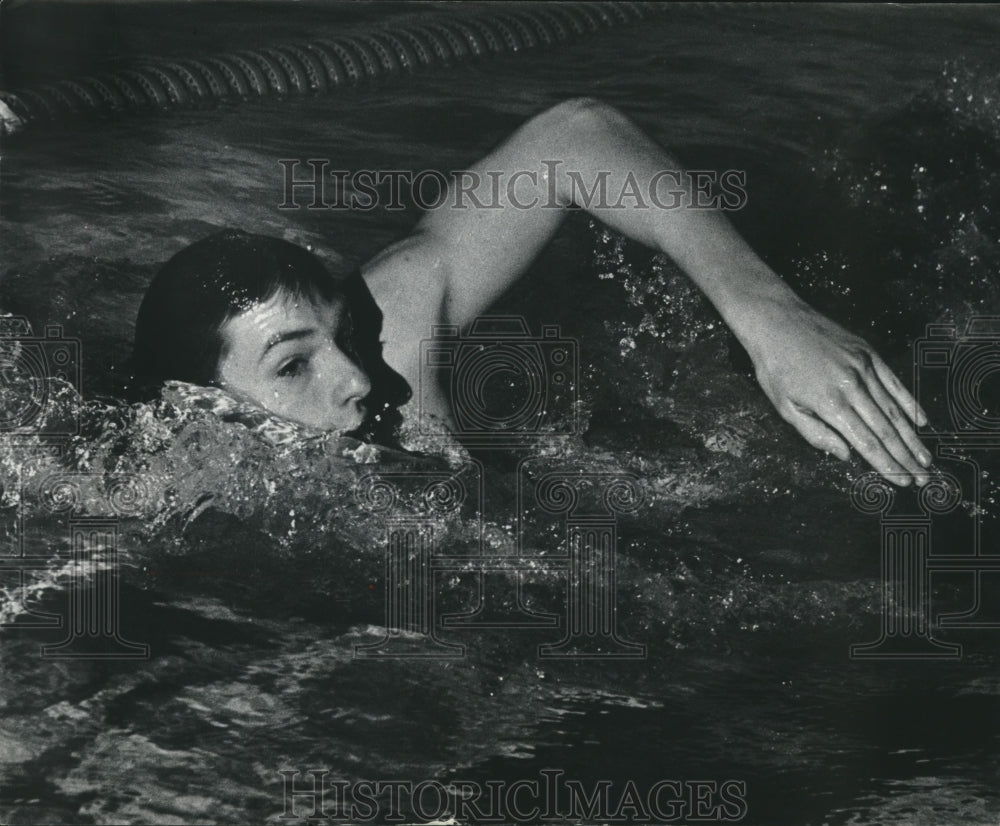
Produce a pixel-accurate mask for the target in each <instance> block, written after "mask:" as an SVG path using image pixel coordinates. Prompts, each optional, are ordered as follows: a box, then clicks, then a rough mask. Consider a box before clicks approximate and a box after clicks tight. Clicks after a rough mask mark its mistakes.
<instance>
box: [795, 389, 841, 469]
mask: <svg viewBox="0 0 1000 826" xmlns="http://www.w3.org/2000/svg"><path fill="white" fill-rule="evenodd" d="M780 412H781V415H782V418H784V420H785V421H786V422H788V423H789V424H790V425H792V427H794V428H795V429H796V430H798V431H799V433H801V434H802V437H803V438H804V439H805V440H806V441H807V442H809V444H811V445H812V446H813V447H814V448H816V449H817V450H822V451H823V452H824V453H832V454H833V455H834V456H836V457H837V458H838V459H840V460H842V461H844V462H846V461H847V460H848V459H850V458H851V449H850V448H849V447H848V446H847V442H845V441H844V440H843V439H842V438H841V437H840V436H838V435H837V432H836V431H835V430H834V429H833V428H832V427H829V426H828V425H826V424H825V423H824V422H823V421H822V420H820V419H819V418H817V417H816V416H814V415H813V414H812V413H810V412H809V411H807V410H805V409H804V408H801V407H799V406H798V405H797V404H794V403H789V404H788V405H786V406H784V407H783V408H782V409H781V410H780Z"/></svg>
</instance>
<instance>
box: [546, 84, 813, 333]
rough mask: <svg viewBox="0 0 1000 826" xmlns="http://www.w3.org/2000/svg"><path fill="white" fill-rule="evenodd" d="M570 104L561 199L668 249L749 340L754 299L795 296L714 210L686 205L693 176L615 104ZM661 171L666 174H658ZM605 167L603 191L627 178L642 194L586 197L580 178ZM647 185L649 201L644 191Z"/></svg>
mask: <svg viewBox="0 0 1000 826" xmlns="http://www.w3.org/2000/svg"><path fill="white" fill-rule="evenodd" d="M575 106H576V108H577V110H578V111H576V112H575V113H574V114H573V115H572V116H571V118H570V125H571V128H570V129H568V130H567V131H566V133H565V134H566V137H565V138H564V139H563V140H564V141H565V142H566V146H565V147H564V149H563V153H562V156H564V157H565V162H564V163H562V164H560V165H559V167H557V170H558V173H559V174H558V176H557V177H558V179H557V181H556V188H557V191H558V192H559V193H560V196H561V197H562V198H563V199H564V200H565V201H567V202H570V201H572V202H573V203H575V205H576V206H579V207H582V208H584V209H586V210H587V211H588V212H590V213H591V214H592V215H594V216H595V217H597V218H599V219H601V220H602V221H603V222H604V223H606V224H608V225H609V226H611V227H613V228H614V229H616V230H619V231H620V232H622V233H624V234H626V235H628V236H629V237H631V238H634V239H636V240H638V241H641V242H643V243H645V244H647V245H648V246H650V247H653V248H655V249H658V250H660V251H661V252H664V253H666V254H667V255H669V256H670V257H671V258H672V259H673V260H674V261H675V262H676V263H677V264H678V265H679V266H680V267H681V268H682V269H683V270H684V271H685V272H686V273H687V274H688V276H689V277H690V278H691V279H692V280H693V281H694V282H695V283H696V284H697V285H698V287H699V288H700V289H701V290H702V291H703V292H704V293H705V294H706V296H707V297H708V298H709V300H710V301H711V302H712V303H713V304H714V305H715V307H716V308H717V309H718V310H719V312H720V314H721V315H722V316H723V318H724V319H725V321H726V323H727V324H729V326H730V327H731V328H732V329H733V331H734V332H735V333H736V335H737V336H738V337H739V338H740V339H741V340H742V341H743V343H744V344H745V345H750V344H752V340H753V338H754V337H755V335H756V333H755V331H756V329H757V328H758V326H759V322H760V320H761V319H758V318H755V317H754V316H755V315H756V314H755V312H754V308H755V307H757V306H758V305H761V306H763V305H769V306H772V307H773V306H775V305H782V304H795V303H801V301H800V300H799V299H798V298H797V297H796V296H795V294H794V293H793V292H792V290H791V289H790V288H789V287H788V285H787V284H786V283H785V282H784V281H782V279H781V278H780V277H779V276H778V275H777V274H776V273H775V272H774V271H773V270H772V269H771V268H770V267H768V266H767V264H765V263H764V262H763V261H762V260H761V259H760V258H759V257H758V256H757V254H756V253H755V252H754V251H753V250H752V249H751V248H750V246H749V245H748V244H747V243H746V242H745V241H744V240H743V238H742V237H741V236H740V235H739V233H737V232H736V230H735V229H734V228H733V226H732V224H730V222H729V221H728V220H727V219H726V218H725V216H724V215H723V213H722V212H721V211H719V210H718V209H695V208H691V207H690V205H689V203H688V202H687V201H686V200H685V198H690V197H691V196H692V195H693V193H694V192H695V182H694V181H692V179H691V176H690V175H689V174H688V173H687V172H686V171H685V170H683V169H682V167H681V165H680V164H679V163H678V162H677V161H676V160H675V159H674V158H673V157H671V156H670V155H669V154H668V153H667V152H666V151H664V150H663V149H662V148H661V147H660V146H658V145H657V144H656V143H655V142H653V141H652V140H651V139H650V138H649V137H647V136H646V135H645V134H644V133H643V132H642V131H641V130H640V129H639V128H638V127H636V126H635V124H633V123H632V122H631V121H630V120H629V119H628V118H626V117H625V116H624V115H623V114H622V113H621V112H619V111H617V110H616V109H614V108H612V107H610V106H606V105H603V104H600V103H590V102H582V103H576V104H575ZM562 156H561V157H562ZM664 171H668V172H670V173H672V174H670V175H664V174H662V173H663V172H664ZM574 172H575V173H576V175H577V178H576V180H574V179H573V177H572V176H573V174H574ZM605 173H606V175H607V177H606V180H607V191H608V192H609V193H619V192H622V191H623V187H626V188H627V187H628V186H629V180H634V181H635V182H636V184H637V185H638V191H639V193H640V194H639V197H640V199H642V202H641V203H640V202H639V199H636V198H630V197H625V198H623V199H621V200H622V203H623V205H624V208H622V206H621V205H616V204H615V202H614V199H613V198H609V199H607V201H606V202H604V203H602V202H600V201H599V200H598V201H595V200H594V199H593V198H591V199H590V202H589V203H587V201H586V193H583V192H581V187H580V185H579V181H580V178H581V177H582V179H583V180H585V181H586V180H588V177H587V176H588V174H589V176H590V177H589V180H594V177H595V176H597V175H602V174H605ZM633 188H634V187H633ZM651 190H652V193H653V194H655V195H656V199H655V201H654V200H653V199H652V198H650V194H651ZM624 191H628V190H627V189H626V190H624ZM678 193H683V194H684V195H683V196H682V198H680V199H678V198H677V194H678ZM678 200H680V203H678V204H677V206H673V204H674V203H675V202H676V201H678ZM658 204H659V205H666V206H658ZM671 207H672V208H671Z"/></svg>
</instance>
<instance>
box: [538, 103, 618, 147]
mask: <svg viewBox="0 0 1000 826" xmlns="http://www.w3.org/2000/svg"><path fill="white" fill-rule="evenodd" d="M538 119H539V121H541V122H542V125H543V126H544V127H545V128H548V129H550V130H551V131H552V132H553V133H555V134H558V135H559V136H560V137H561V138H563V139H566V138H569V139H570V140H574V141H585V142H588V143H590V142H593V141H594V140H606V139H609V138H610V139H614V138H615V137H617V136H622V135H626V134H629V133H630V132H631V131H633V130H634V129H635V127H634V126H633V125H632V123H631V121H629V120H628V118H626V117H625V115H624V114H622V112H621V111H619V110H618V109H616V108H615V107H614V106H612V105H611V104H609V103H605V102H604V101H602V100H598V99H597V98H592V97H577V98H570V99H569V100H565V101H563V102H562V103H558V104H556V105H555V106H553V107H552V108H551V109H548V110H546V111H545V112H543V113H542V114H541V115H539V118H538Z"/></svg>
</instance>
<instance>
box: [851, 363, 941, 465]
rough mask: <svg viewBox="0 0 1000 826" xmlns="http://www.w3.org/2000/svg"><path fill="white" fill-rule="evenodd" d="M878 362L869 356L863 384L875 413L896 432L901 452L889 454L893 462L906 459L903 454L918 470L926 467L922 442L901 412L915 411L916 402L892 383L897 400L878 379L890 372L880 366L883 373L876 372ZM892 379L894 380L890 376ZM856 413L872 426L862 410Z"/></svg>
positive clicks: (871, 422)
mask: <svg viewBox="0 0 1000 826" xmlns="http://www.w3.org/2000/svg"><path fill="white" fill-rule="evenodd" d="M880 361H881V360H880V359H879V358H878V357H877V356H873V357H872V366H873V370H872V373H871V374H870V375H869V376H868V381H867V384H868V390H869V392H870V393H871V397H872V400H873V401H874V402H875V404H876V405H878V408H879V410H881V412H882V413H883V414H885V417H886V418H888V420H889V422H890V424H891V425H892V427H893V429H894V430H895V431H896V434H897V435H898V436H899V439H900V441H902V443H903V445H904V446H905V453H904V452H900V451H896V450H894V451H893V454H894V455H895V456H896V458H897V459H903V458H906V455H907V454H908V455H909V456H910V457H912V458H913V460H914V461H916V462H917V464H918V465H919V467H920V468H926V467H928V466H929V465H930V463H931V454H930V453H929V452H928V451H927V448H926V447H924V445H923V443H922V442H921V441H920V437H919V436H917V432H916V431H915V430H914V429H913V424H912V422H913V420H912V419H911V418H910V417H909V415H907V413H906V412H905V411H906V410H911V411H913V410H915V409H916V408H917V403H916V401H915V400H914V399H913V397H912V396H910V394H909V393H908V392H907V391H906V389H905V388H904V387H903V386H902V384H900V383H899V381H898V380H897V381H896V384H897V385H899V389H900V390H902V396H903V397H902V398H901V397H900V394H898V393H893V388H892V387H891V386H887V385H886V384H885V381H884V380H883V378H882V377H883V375H885V373H888V375H889V376H892V373H891V372H889V370H888V368H887V367H885V365H884V364H883V365H882V367H883V368H884V372H879V369H878V364H879V363H880ZM892 377H893V378H895V377H894V376H892ZM906 399H909V400H910V402H911V403H912V406H907V403H906ZM859 412H860V413H861V415H862V417H863V418H865V419H866V421H868V424H869V426H873V424H874V423H873V419H872V417H869V416H865V414H864V412H863V411H860V410H859ZM921 412H922V411H921ZM876 421H877V419H876ZM926 421H927V419H926V417H925V418H924V422H926ZM883 443H884V440H883ZM918 478H919V475H918Z"/></svg>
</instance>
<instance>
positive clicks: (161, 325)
mask: <svg viewBox="0 0 1000 826" xmlns="http://www.w3.org/2000/svg"><path fill="white" fill-rule="evenodd" d="M282 291H284V292H287V293H289V294H290V295H293V296H295V297H297V298H312V299H314V300H315V299H324V300H326V301H332V300H333V299H334V298H335V297H336V296H337V295H339V294H340V293H341V290H340V289H339V287H338V284H337V282H336V281H335V280H334V278H333V276H332V275H331V274H330V272H329V271H328V270H327V269H326V267H325V266H324V265H323V263H322V262H321V261H320V260H319V259H318V258H317V257H316V256H315V255H313V254H312V253H310V252H309V251H308V250H306V249H303V248H302V247H300V246H297V245H296V244H292V243H290V242H288V241H283V240H281V239H280V238H271V237H269V236H266V235H252V234H250V233H247V232H243V231H241V230H236V229H225V230H222V231H221V232H217V233H215V234H214V235H210V236H208V237H207V238H204V239H202V240H201V241H197V242H195V243H194V244H191V245H190V246H188V247H185V248H184V249H183V250H181V251H180V252H178V253H177V254H176V255H174V256H173V258H171V259H170V260H169V261H167V263H166V264H164V265H163V266H162V267H161V268H160V270H159V272H157V273H156V275H155V277H154V278H153V280H152V282H151V283H150V285H149V287H148V289H147V290H146V295H145V297H144V298H143V299H142V304H141V306H140V307H139V315H138V317H137V319H136V324H135V347H134V350H133V353H132V368H133V372H134V375H135V378H136V379H138V380H139V381H141V382H147V383H148V382H161V381H165V380H167V379H176V380H178V381H186V382H191V383H192V384H203V385H207V384H212V383H213V382H214V381H215V379H216V377H217V376H216V373H217V370H218V366H219V359H220V357H221V355H222V347H223V339H222V328H223V326H224V325H225V324H226V322H227V321H229V320H230V319H233V318H235V317H236V316H238V315H240V314H241V313H243V312H245V311H246V310H248V309H250V307H252V306H253V305H254V304H256V303H258V302H265V301H267V300H269V299H270V298H272V297H274V296H275V295H277V294H278V293H279V292H282Z"/></svg>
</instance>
